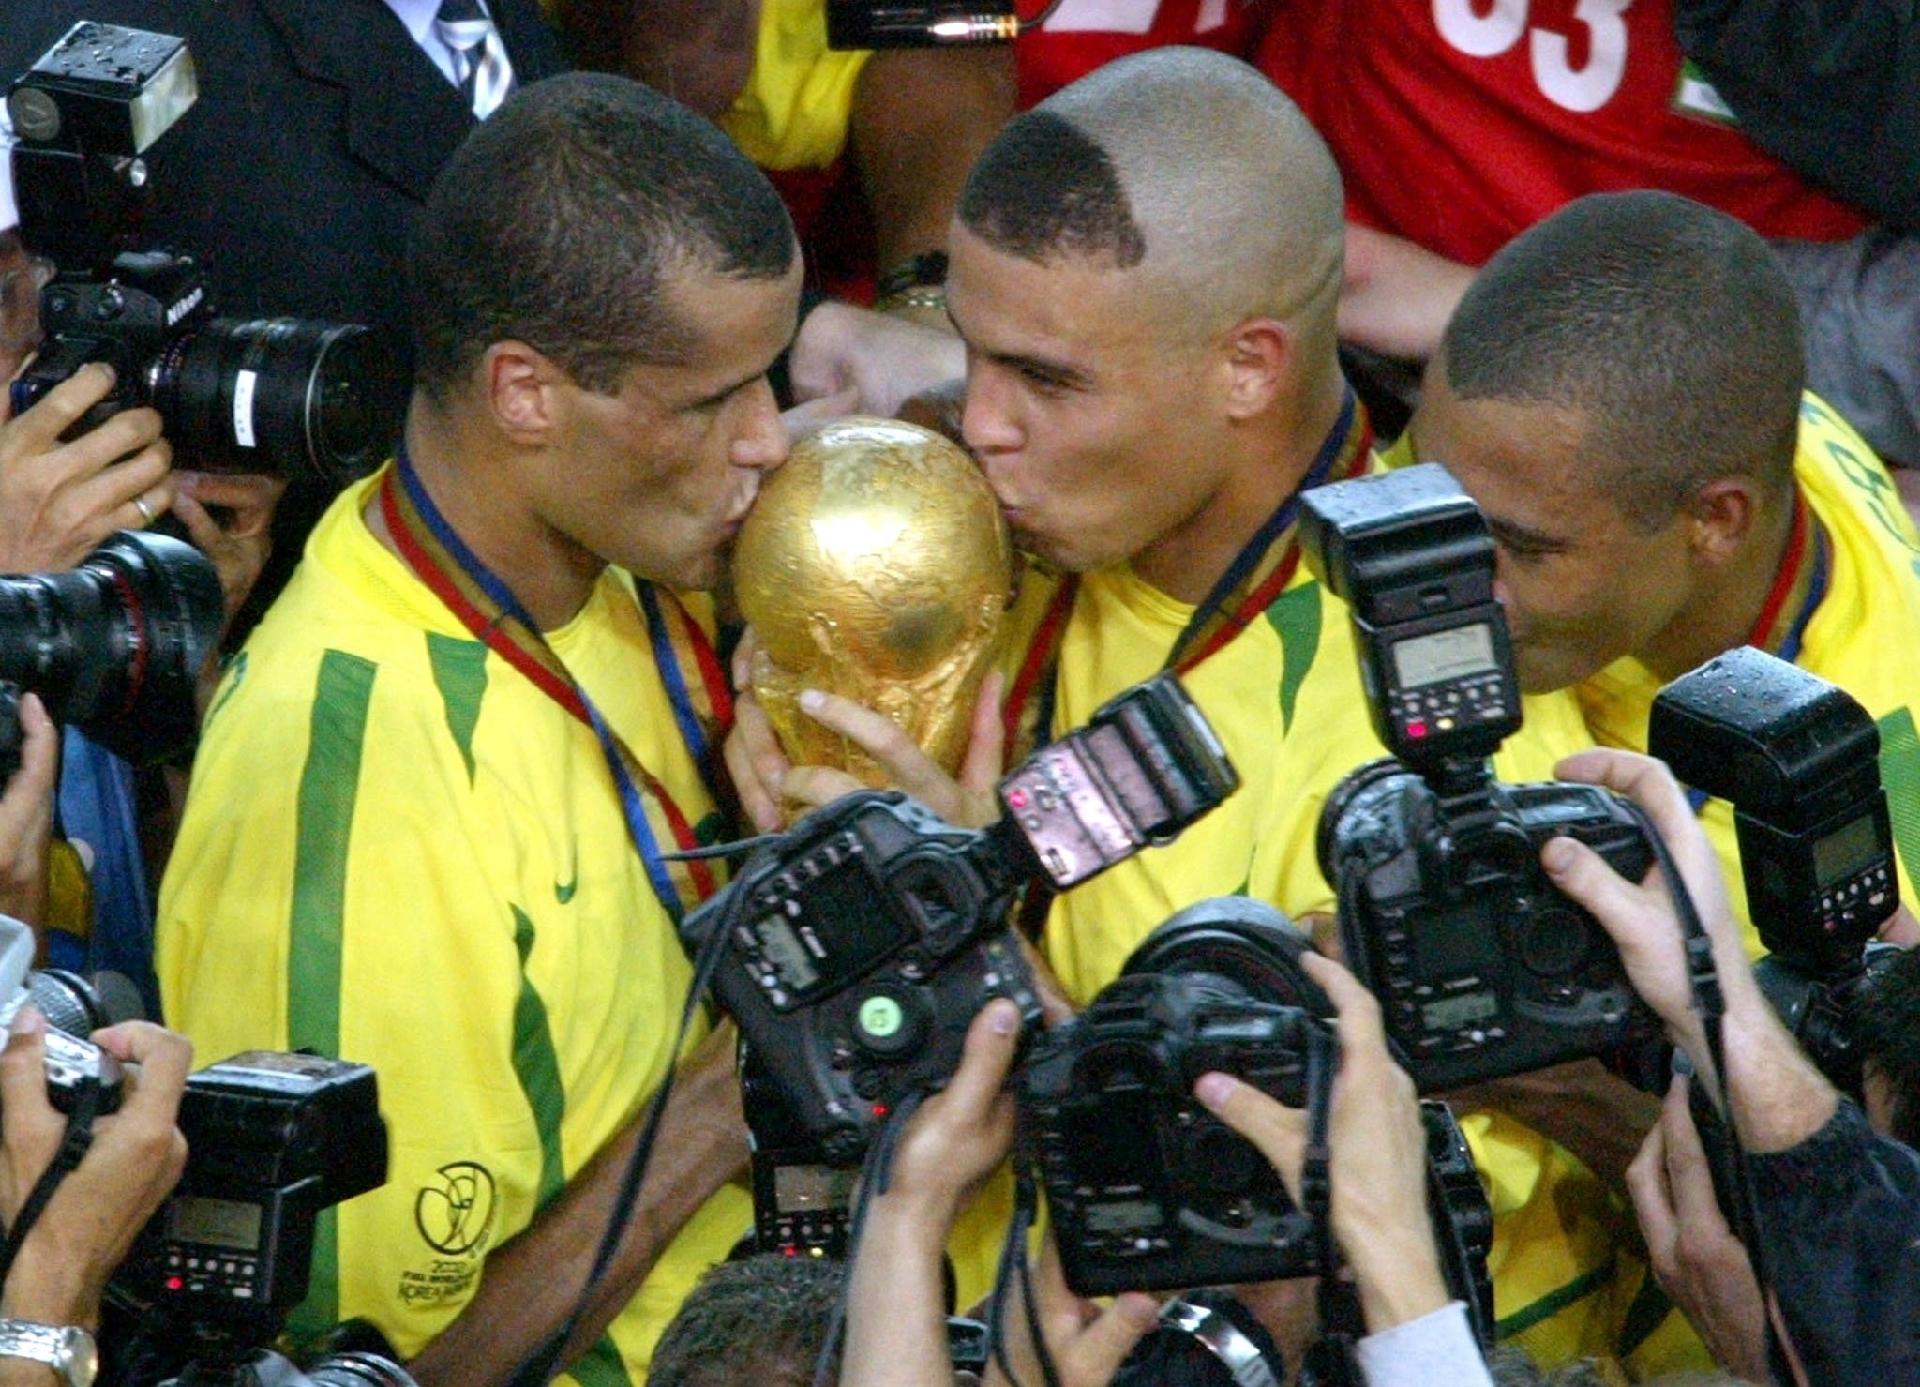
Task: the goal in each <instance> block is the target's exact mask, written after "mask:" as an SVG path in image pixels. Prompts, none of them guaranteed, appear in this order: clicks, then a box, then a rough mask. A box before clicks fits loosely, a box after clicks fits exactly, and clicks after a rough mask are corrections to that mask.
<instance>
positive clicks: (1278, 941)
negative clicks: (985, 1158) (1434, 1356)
mask: <svg viewBox="0 0 1920 1387" xmlns="http://www.w3.org/2000/svg"><path fill="white" fill-rule="evenodd" d="M1306 948H1307V941H1306V939H1305V938H1304V937H1303V936H1302V935H1301V934H1300V933H1299V931H1297V930H1296V929H1295V928H1294V927H1293V925H1292V924H1291V922H1290V921H1288V920H1287V918H1286V917H1285V916H1284V915H1282V914H1280V912H1279V911H1277V910H1274V909H1273V908H1272V907H1271V906H1267V905H1264V904H1261V903H1260V902H1257V901H1252V900H1248V899H1246V898H1243V897H1228V898H1222V899H1218V900H1210V901H1202V902H1200V903H1198V904H1197V905H1194V906H1191V907H1189V908H1188V909H1187V910H1184V911H1182V912H1180V913H1179V914H1177V915H1175V916H1174V917H1173V918H1172V919H1170V920H1168V921H1167V922H1166V923H1165V924H1163V925H1161V926H1160V927H1159V928H1158V929H1156V930H1155V931H1154V932H1153V934H1152V935H1150V936H1149V937H1148V938H1147V939H1146V940H1145V941H1144V942H1143V943H1142V944H1141V946H1140V948H1139V949H1137V950H1135V952H1134V954H1133V956H1132V957H1131V958H1130V959H1128V961H1127V966H1126V968H1125V970H1124V971H1123V972H1122V974H1121V976H1120V977H1119V978H1118V979H1116V980H1115V981H1114V982H1113V983H1112V984H1111V985H1110V986H1109V987H1107V988H1106V989H1105V990H1103V991H1102V992H1101V994H1100V995H1099V996H1098V997H1096V998H1095V999H1094V1001H1093V1004H1092V1005H1091V1006H1090V1007H1088V1008H1087V1010H1086V1011H1084V1012H1083V1013H1081V1014H1080V1015H1079V1016H1077V1017H1075V1018H1073V1019H1072V1020H1071V1021H1068V1022H1066V1023H1065V1024H1063V1025H1061V1026H1057V1027H1055V1028H1054V1029H1052V1030H1050V1031H1048V1032H1047V1033H1046V1034H1045V1035H1042V1036H1040V1037H1038V1038H1037V1039H1036V1040H1035V1041H1034V1043H1033V1046H1032V1048H1031V1050H1030V1052H1029V1055H1028V1059H1027V1064H1026V1067H1025V1069H1024V1071H1023V1072H1022V1075H1021V1078H1020V1089H1019V1098H1020V1151H1021V1155H1022V1159H1023V1160H1025V1161H1026V1162H1028V1163H1029V1164H1030V1165H1032V1166H1033V1167H1035V1168H1037V1170H1038V1172H1039V1175H1040V1179H1041V1182H1042V1183H1043V1184H1044V1186H1045V1188H1046V1191H1047V1207H1048V1212H1049V1216H1050V1217H1051V1219H1052V1220H1053V1223H1054V1227H1055V1229H1056V1230H1057V1233H1058V1242H1059V1247H1060V1255H1061V1262H1062V1268H1063V1270H1064V1271H1065V1274H1066V1279H1067V1284H1068V1285H1069V1286H1070V1287H1072V1288H1073V1290H1074V1291H1075V1292H1077V1293H1078V1294H1081V1295H1106V1294H1113V1293H1117V1292H1119V1291H1122V1290H1129V1289H1146V1290H1153V1289H1163V1288H1172V1287H1191V1286H1207V1285H1228V1284H1239V1283H1242V1282H1252V1281H1269V1280H1277V1279H1281V1278H1285V1277H1292V1276H1308V1275H1315V1274H1318V1273H1320V1272H1323V1271H1326V1270H1328V1268H1327V1266H1326V1265H1325V1258H1324V1253H1323V1248H1324V1247H1325V1246H1326V1245H1328V1243H1329V1239H1328V1238H1327V1236H1326V1234H1327V1230H1325V1229H1319V1228H1316V1226H1315V1224H1314V1222H1313V1219H1312V1217H1311V1216H1310V1215H1309V1214H1308V1213H1307V1212H1305V1211H1302V1210H1301V1209H1299V1208H1298V1207H1296V1206H1295V1205H1294V1203H1293V1202H1292V1200H1291V1199H1290V1198H1289V1197H1288V1196H1287V1193H1286V1190H1285V1187H1284V1186H1283V1185H1282V1184H1281V1181H1280V1178H1279V1176H1278V1175H1277V1174H1276V1173H1275V1172H1274V1170H1273V1168H1272V1167H1271V1165H1269V1164H1268V1162H1267V1160H1266V1158H1265V1157H1264V1156H1263V1155H1262V1154H1261V1153H1260V1151H1259V1149H1258V1148H1257V1147H1255V1146H1254V1145H1253V1144H1252V1143H1251V1142H1249V1141H1247V1140H1246V1139H1245V1138H1243V1137H1241V1136H1240V1135H1239V1134H1238V1133H1236V1132H1234V1131H1233V1130H1232V1129H1230V1128H1228V1127H1227V1126H1226V1125H1225V1124H1224V1123H1222V1122H1220V1121H1219V1119H1217V1118H1216V1117H1214V1116H1213V1115H1212V1114H1211V1113H1210V1112H1208V1111H1207V1109H1206V1108H1205V1107H1204V1106H1203V1105H1202V1104H1201V1103H1200V1102H1199V1101H1198V1100H1197V1099H1195V1098H1194V1097H1193V1085H1194V1082H1195V1081H1196V1080H1197V1079H1199V1077H1200V1076H1201V1075H1203V1074H1205V1073H1207V1072H1209V1071H1218V1072H1220V1073H1225V1074H1232V1075H1235V1076H1236V1077H1238V1078H1240V1079H1242V1080H1243V1081H1245V1082H1247V1083H1250V1084H1252V1085H1254V1086H1255V1087H1257V1088H1259V1089H1261V1090H1262V1091H1263V1092H1265V1093H1267V1094H1268V1095H1270V1096H1271V1097H1273V1098H1275V1099H1277V1100H1279V1101H1280V1102H1282V1103H1286V1104H1288V1105H1290V1106H1293V1107H1302V1106H1305V1105H1306V1104H1307V1102H1308V1099H1309V1097H1310V1093H1311V1090H1312V1089H1313V1088H1314V1087H1315V1086H1316V1084H1317V1083H1319V1082H1323V1081H1324V1082H1327V1083H1330V1082H1331V1079H1332V1074H1333V1070H1334V1069H1335V1067H1337V1064H1338V1050H1337V1043H1336V1041H1335V1038H1334V1033H1333V1031H1332V1028H1331V1026H1330V1023H1329V1022H1328V1021H1326V1020H1325V1019H1324V1018H1325V1017H1327V1016H1328V1015H1330V1014H1331V1011H1332V1007H1331V1005H1330V1004H1329V1003H1328V1001H1327V999H1326V997H1325V995H1324V994H1323V993H1322V992H1321V991H1320V989H1319V987H1318V986H1317V985H1315V984H1314V982H1313V981H1312V979H1311V978H1309V977H1308V976H1307V975H1306V973H1305V972H1304V971H1303V970H1302V969H1301V968H1300V966H1299V959H1300V956H1301V954H1302V953H1303V952H1304V951H1305V950H1306ZM1421 1116H1422V1121H1423V1123H1424V1124H1425V1126H1426V1128H1427V1134H1428V1143H1429V1157H1430V1171H1429V1194H1430V1200H1429V1203H1430V1207H1431V1211H1432V1213H1433V1217H1434V1223H1435V1231H1436V1234H1437V1235H1438V1239H1437V1241H1438V1245H1439V1247H1440V1249H1441V1256H1442V1262H1443V1265H1444V1268H1445V1270H1446V1273H1447V1277H1448V1281H1449V1284H1450V1285H1451V1286H1452V1287H1453V1288H1454V1291H1455V1293H1456V1294H1457V1295H1459V1296H1460V1297H1461V1298H1462V1299H1464V1300H1466V1302H1467V1303H1468V1305H1469V1306H1470V1307H1471V1310H1472V1314H1473V1318H1474V1323H1475V1326H1476V1329H1478V1330H1479V1331H1480V1332H1482V1333H1483V1335H1484V1336H1490V1335H1491V1332H1492V1306H1493V1299H1492V1293H1491V1289H1490V1284H1489V1282H1488V1279H1487V1271H1486V1254H1487V1250H1488V1248H1489V1247H1491V1245H1492V1236H1493V1231H1492V1230H1493V1218H1492V1212H1491V1210H1490V1208H1489V1207H1488V1204H1487V1200H1486V1195H1485V1193H1484V1191H1483V1190H1482V1189H1481V1186H1480V1180H1479V1176H1478V1175H1477V1174H1476V1173H1475V1171H1474V1167H1473V1160H1472V1157H1471V1155H1470V1154H1469V1152H1468V1150H1467V1146H1466V1142H1465V1139H1464V1138H1463V1137H1462V1136H1461V1134H1460V1131H1459V1127H1458V1125H1457V1124H1456V1123H1455V1122H1454V1120H1453V1117H1452V1115H1451V1114H1450V1113H1449V1112H1448V1111H1447V1109H1446V1107H1445V1105H1444V1104H1440V1103H1425V1104H1423V1105H1422V1112H1421Z"/></svg>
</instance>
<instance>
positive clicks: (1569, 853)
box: [1540, 838, 1573, 872]
mask: <svg viewBox="0 0 1920 1387" xmlns="http://www.w3.org/2000/svg"><path fill="white" fill-rule="evenodd" d="M1540 865H1541V866H1543V867H1545V868H1546V869H1547V870H1548V871H1550V872H1564V871H1566V870H1567V868H1569V867H1571V866H1572V865H1573V844H1572V843H1569V842H1568V841H1567V840H1566V839H1565V838H1549V839H1547V842H1546V846H1545V847H1543V848H1541V849H1540Z"/></svg>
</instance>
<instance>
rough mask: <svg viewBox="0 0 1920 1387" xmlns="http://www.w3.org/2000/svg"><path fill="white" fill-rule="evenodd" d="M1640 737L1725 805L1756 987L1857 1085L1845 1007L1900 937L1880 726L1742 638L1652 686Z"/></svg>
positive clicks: (1853, 1034) (1853, 1036)
mask: <svg viewBox="0 0 1920 1387" xmlns="http://www.w3.org/2000/svg"><path fill="white" fill-rule="evenodd" d="M1647 749H1648V751H1649V752H1651V753H1652V754H1653V755H1655V756H1657V757H1659V758H1660V759H1661V760H1663V761H1665V762H1666V763H1667V764H1668V765H1669V766H1670V767H1672V769H1673V773H1674V775H1676V776H1677V777H1679V779H1681V780H1682V781H1685V782H1686V783H1687V784H1688V785H1691V786H1692V787H1693V788H1694V789H1695V790H1697V791H1700V792H1701V793H1704V794H1709V795H1714V796H1717V797H1719V798H1721V799H1725V800H1728V801H1730V802H1731V803H1732V805H1733V824H1734V832H1735V834H1736V835H1737V838H1738V841H1739V844H1740V869H1741V875H1742V876H1743V877H1744V878H1745V880H1746V887H1747V913H1748V916H1749V918H1751V919H1752V921H1753V924H1754V928H1755V929H1756V930H1758V931H1759V934H1760V941H1761V942H1762V943H1763V944H1765V945H1766V946H1767V948H1768V950H1769V951H1770V953H1769V956H1768V957H1766V958H1763V959H1761V960H1760V961H1759V963H1757V964H1756V965H1755V966H1754V974H1755V976H1756V977H1757V978H1758V979H1759V982H1760V986H1761V990H1762V991H1764V992H1765V993H1766V995H1767V1000H1768V1001H1770V1002H1771V1003H1772V1004H1773V1008H1774V1010H1775V1011H1777V1012H1778V1013H1779V1014H1780V1017H1781V1019H1782V1020H1783V1021H1784V1022H1785V1023H1786V1025H1787V1029H1788V1030H1790V1031H1792V1032H1793V1033H1794V1037H1795V1038H1796V1039H1797V1040H1798V1041H1799V1042H1800V1045H1801V1047H1802V1048H1803V1049H1804V1050H1806V1052H1807V1053H1808V1055H1809V1056H1810V1057H1811V1058H1812V1059H1813V1061H1814V1063H1815V1064H1817V1065H1819V1067H1820V1069H1821V1071H1822V1072H1823V1073H1825V1074H1826V1076H1827V1077H1828V1078H1829V1079H1831V1080H1832V1081H1833V1082H1834V1084H1835V1085H1836V1086H1837V1087H1839V1088H1841V1089H1843V1090H1845V1091H1847V1092H1850V1093H1853V1094H1855V1095H1856V1096H1857V1095H1858V1094H1859V1092H1860V1056H1859V1054H1858V1049H1857V1047H1858V1036H1857V1031H1856V1024H1855V1019H1854V1018H1855V1013H1856V1010H1857V1008H1858V1006H1859V1003H1860V1000H1861V997H1862V995H1863V994H1864V992H1865V991H1867V990H1868V989H1869V988H1870V987H1871V985H1872V980H1873V978H1874V977H1875V976H1877V974H1878V973H1879V972H1880V970H1881V969H1882V968H1884V967H1886V966H1887V965H1888V964H1890V963H1891V962H1892V961H1893V959H1894V958H1895V957H1896V956H1897V953H1898V950H1897V949H1895V947H1894V946H1893V945H1890V944H1880V943H1876V942H1874V938H1873V936H1874V934H1875V932H1876V931H1877V930H1878V929H1879V927H1880V925H1881V923H1882V922H1883V921H1884V920H1885V919H1886V918H1887V917H1888V916H1889V915H1891V914H1892V913H1893V911H1894V909H1895V908H1896V907H1897V906H1898V905H1899V904H1900V877H1899V871H1898V868H1897V866H1896V865H1895V862H1894V846H1893V827H1892V821H1891V819H1890V817H1889V815H1888V811H1887V796H1886V791H1885V790H1884V789H1883V788H1882V787H1881V783H1880V760H1879V757H1880V731H1879V729H1878V728H1877V727H1876V726H1875V725H1874V722H1873V719H1872V717H1870V716H1869V715H1868V713H1867V711H1866V709H1864V708H1862V707H1861V706H1860V705H1859V704H1858V703H1857V702H1855V701H1854V700H1853V698H1851V697H1850V696H1849V695H1848V694H1847V693H1846V692H1845V691H1844V690H1842V689H1839V688H1836V687H1835V686H1834V685H1832V684H1829V683H1828V682H1827V681H1826V680H1824V679H1821V678H1818V677H1817V676H1815V675H1812V674H1808V673H1807V672H1806V671H1805V670H1802V669H1800V668H1798V667H1797V666H1795V665H1792V664H1789V663H1788V662H1787V661H1785V660H1781V659H1777V658H1775V657H1774V656H1772V655H1768V654H1764V653H1763V652H1761V651H1758V650H1755V649H1753V648H1752V647H1750V646H1743V647H1741V648H1740V649H1738V650H1732V651H1729V652H1727V653H1726V654H1724V655H1719V656H1716V657H1715V658H1714V659H1712V660H1709V661H1708V662H1707V663H1706V664H1704V665H1702V666H1701V667H1700V668H1699V669H1697V670H1694V671H1693V672H1692V673H1691V674H1687V675H1684V676H1682V677H1681V678H1679V679H1676V680H1675V681H1674V682H1673V683H1671V684H1669V685H1668V686H1667V687H1666V688H1664V689H1662V690H1661V691H1660V694H1659V696H1658V697H1657V698H1655V699H1654V701H1653V715H1652V719H1651V722H1650V724H1649V726H1648V731H1647Z"/></svg>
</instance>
